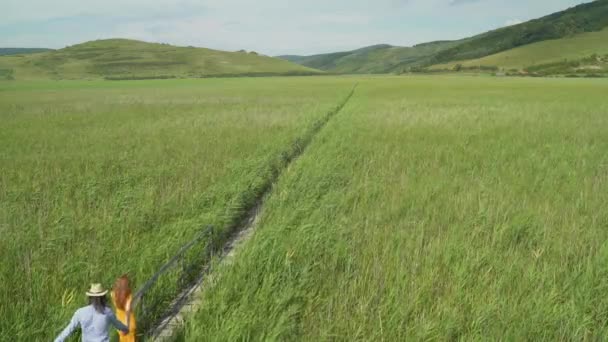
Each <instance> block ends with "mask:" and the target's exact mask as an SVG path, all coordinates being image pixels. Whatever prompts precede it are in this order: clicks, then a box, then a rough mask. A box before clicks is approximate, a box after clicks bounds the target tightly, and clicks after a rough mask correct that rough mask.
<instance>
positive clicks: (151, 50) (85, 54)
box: [0, 39, 320, 80]
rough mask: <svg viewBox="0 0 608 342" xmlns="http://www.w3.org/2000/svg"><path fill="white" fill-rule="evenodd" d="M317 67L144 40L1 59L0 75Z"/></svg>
mask: <svg viewBox="0 0 608 342" xmlns="http://www.w3.org/2000/svg"><path fill="white" fill-rule="evenodd" d="M319 72H320V71H318V70H313V69H311V68H308V67H304V66H301V65H298V64H295V63H291V62H289V61H285V60H282V59H278V58H272V57H267V56H261V55H258V54H257V53H253V52H250V53H247V52H226V51H217V50H211V49H205V48H196V47H177V46H172V45H168V44H157V43H146V42H142V41H136V40H128V39H107V40H97V41H91V42H87V43H83V44H78V45H74V46H71V47H67V48H64V49H60V50H55V51H49V52H44V53H37V54H30V55H14V56H2V57H0V78H2V75H5V76H4V78H9V79H19V80H20V79H99V78H106V79H116V80H119V79H147V78H180V77H209V76H265V75H308V74H317V73H319Z"/></svg>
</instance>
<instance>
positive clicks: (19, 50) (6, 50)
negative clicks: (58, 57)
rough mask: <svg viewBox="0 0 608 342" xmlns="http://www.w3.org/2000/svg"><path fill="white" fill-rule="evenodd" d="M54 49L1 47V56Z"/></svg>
mask: <svg viewBox="0 0 608 342" xmlns="http://www.w3.org/2000/svg"><path fill="white" fill-rule="evenodd" d="M47 51H52V49H43V48H0V56H10V55H25V54H30V53H39V52H47Z"/></svg>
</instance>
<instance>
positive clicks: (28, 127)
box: [0, 78, 352, 341]
mask: <svg viewBox="0 0 608 342" xmlns="http://www.w3.org/2000/svg"><path fill="white" fill-rule="evenodd" d="M351 87H352V81H351V80H348V79H325V78H283V79H279V78H267V79H213V80H166V81H129V82H73V81H62V82H3V83H0V146H2V148H1V149H0V236H2V239H0V259H1V260H2V266H1V267H0V317H2V320H1V322H0V340H1V341H41V340H47V341H48V340H50V339H51V338H53V337H54V336H55V334H57V333H59V331H60V330H61V329H62V328H63V327H64V325H66V324H67V323H68V321H69V318H70V317H71V315H72V313H73V311H74V310H75V309H76V308H77V307H79V306H82V305H83V304H84V302H85V298H84V297H83V294H84V292H83V291H84V290H85V289H86V288H87V286H88V285H87V284H89V283H90V282H93V281H101V282H103V283H104V285H105V286H106V287H109V286H110V285H111V284H112V283H113V279H114V278H115V277H117V276H119V275H120V274H122V273H124V272H128V273H129V274H131V275H132V276H133V277H134V278H135V279H136V284H139V285H141V284H142V283H143V281H144V280H146V279H147V278H148V277H150V276H151V275H152V274H153V273H154V272H155V271H156V270H157V269H158V268H159V267H160V266H161V265H162V264H163V263H164V262H165V261H167V260H168V259H169V258H170V257H171V256H172V255H173V254H175V252H176V251H177V249H178V248H179V247H180V246H182V245H183V244H185V243H186V242H188V241H189V240H190V239H191V238H192V237H193V236H194V235H195V234H196V233H197V232H199V231H200V230H202V228H203V226H205V225H208V224H213V225H215V226H216V227H218V229H221V228H222V227H225V226H226V225H228V224H229V223H231V221H232V220H234V218H235V217H237V216H238V215H239V214H240V212H241V211H242V210H243V208H246V207H247V206H248V205H250V202H251V201H252V200H253V199H254V198H255V196H256V195H257V192H259V191H260V189H261V188H262V187H263V186H264V184H265V182H266V181H267V180H268V179H269V178H270V177H271V173H272V172H274V170H275V169H276V168H278V167H280V166H281V163H283V161H282V160H281V154H282V153H283V152H285V151H287V150H288V149H289V148H290V147H291V143H292V142H293V141H294V140H295V139H296V138H297V137H299V136H301V135H302V134H305V133H306V131H307V130H308V128H309V127H311V125H312V124H313V123H314V122H315V121H316V120H318V119H319V118H321V117H323V116H324V115H326V114H327V113H328V112H329V111H330V110H332V109H333V108H334V107H335V106H336V105H337V104H338V103H339V102H340V101H341V100H342V99H343V98H344V97H345V96H346V95H347V94H348V92H349V91H350V89H351ZM173 284H175V282H173ZM174 290H175V289H174V288H170V287H168V288H165V289H163V291H160V292H159V293H156V295H158V296H160V295H171V294H173V293H174V292H173V291H174Z"/></svg>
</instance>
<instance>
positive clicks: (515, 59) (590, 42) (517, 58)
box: [432, 29, 608, 70]
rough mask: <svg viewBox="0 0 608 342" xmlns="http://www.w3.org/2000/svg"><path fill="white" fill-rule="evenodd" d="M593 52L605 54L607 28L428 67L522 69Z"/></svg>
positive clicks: (607, 41)
mask: <svg viewBox="0 0 608 342" xmlns="http://www.w3.org/2000/svg"><path fill="white" fill-rule="evenodd" d="M594 54H595V55H597V57H600V59H601V57H602V56H605V55H608V29H604V30H602V31H599V32H588V33H581V34H578V35H575V36H572V37H567V38H562V39H554V40H547V41H543V42H538V43H534V44H529V45H525V46H521V47H518V48H515V49H511V50H508V51H504V52H500V53H497V54H494V55H490V56H486V57H483V58H477V59H472V60H468V61H462V62H452V63H446V64H438V65H435V66H433V67H432V69H454V67H455V66H456V65H457V64H460V65H462V67H465V68H475V67H479V66H484V67H498V68H500V69H506V70H509V69H517V70H522V69H527V68H530V67H534V66H541V65H546V64H554V63H562V62H564V60H567V61H570V62H571V61H579V60H583V59H588V58H589V57H590V56H592V55H594ZM596 60H597V58H596Z"/></svg>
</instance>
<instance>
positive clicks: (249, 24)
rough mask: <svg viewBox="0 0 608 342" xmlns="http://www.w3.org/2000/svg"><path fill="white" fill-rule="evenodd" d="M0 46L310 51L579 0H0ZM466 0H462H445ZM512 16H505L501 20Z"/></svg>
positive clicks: (438, 31)
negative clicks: (152, 44) (104, 44)
mask: <svg viewBox="0 0 608 342" xmlns="http://www.w3.org/2000/svg"><path fill="white" fill-rule="evenodd" d="M0 1H2V6H1V7H2V9H1V10H0V46H9V45H10V46H32V47H36V46H38V47H63V46H65V45H68V44H75V43H78V42H83V41H86V40H91V39H100V38H116V37H124V38H135V39H143V40H147V41H156V42H166V43H171V44H178V45H195V46H204V47H210V48H215V49H223V50H238V49H247V50H256V51H259V52H261V53H265V54H271V55H272V54H283V53H290V54H312V53H322V52H333V51H338V50H348V49H355V48H359V47H363V46H366V45H372V44H378V43H388V44H393V45H412V44H416V43H422V42H425V41H429V40H437V39H457V38H463V37H466V36H469V35H473V34H476V33H480V32H484V31H486V30H490V29H494V28H496V27H497V26H501V24H502V23H504V22H505V20H506V19H508V18H521V19H526V20H527V19H530V18H532V17H535V16H540V15H543V14H548V13H550V12H553V11H557V10H559V9H564V8H567V7H568V6H571V5H574V4H577V3H578V2H580V0H535V1H529V0H513V1H511V2H509V3H508V4H505V3H504V2H503V1H500V0H374V1H370V0H331V1H327V0H307V1H286V0H102V1H98V0H52V1H51V0H0ZM464 2H468V3H469V4H468V5H467V6H453V5H451V4H455V3H464ZM514 23H515V21H511V20H509V22H508V24H514Z"/></svg>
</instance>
